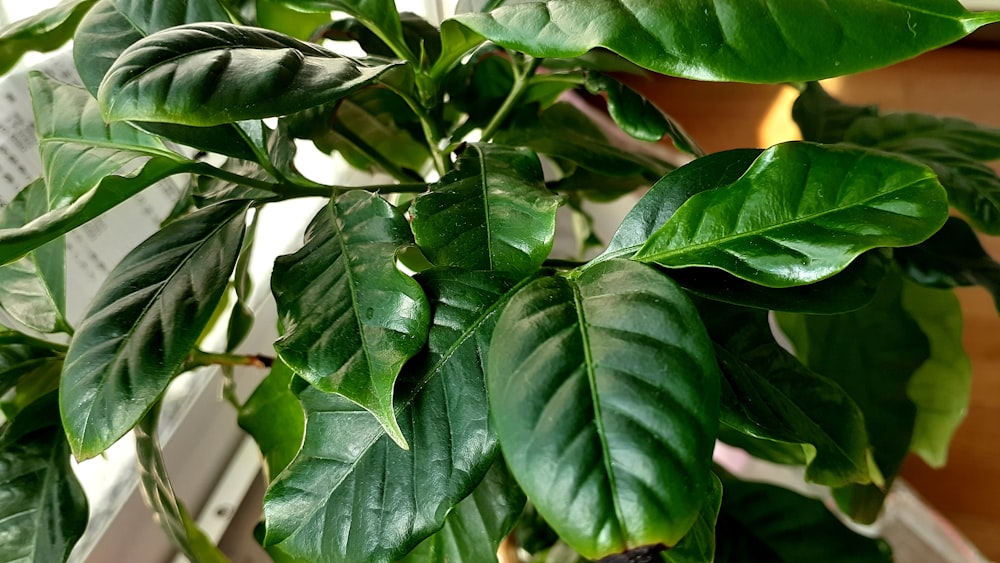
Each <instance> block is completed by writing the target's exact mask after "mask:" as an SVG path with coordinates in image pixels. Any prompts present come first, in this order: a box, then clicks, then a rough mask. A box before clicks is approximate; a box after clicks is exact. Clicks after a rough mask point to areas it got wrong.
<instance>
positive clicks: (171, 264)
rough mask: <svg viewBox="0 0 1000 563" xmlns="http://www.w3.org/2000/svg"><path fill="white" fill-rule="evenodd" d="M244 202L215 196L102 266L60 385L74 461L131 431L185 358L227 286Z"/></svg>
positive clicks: (242, 223) (242, 222)
mask: <svg viewBox="0 0 1000 563" xmlns="http://www.w3.org/2000/svg"><path fill="white" fill-rule="evenodd" d="M245 210H246V204H245V203H242V202H236V203H229V204H221V205H216V206H213V207H209V208H206V209H204V210H201V211H198V212H195V213H192V214H191V215H188V216H186V217H184V218H182V219H178V220H177V221H175V222H173V223H171V224H169V225H167V226H166V227H164V228H163V229H161V230H160V231H159V232H157V233H156V234H154V235H153V236H151V237H150V238H148V239H146V240H145V241H143V242H142V243H140V244H139V246H137V247H136V248H135V249H134V250H133V251H132V252H130V253H129V254H128V255H127V256H126V257H125V258H124V259H123V260H122V261H121V262H119V264H118V265H117V266H116V267H115V268H114V269H113V270H112V271H111V273H110V274H108V278H107V280H105V282H104V284H103V285H102V286H101V288H100V289H99V290H98V293H97V296H95V297H94V300H93V301H92V302H91V305H90V308H89V310H88V312H87V314H86V315H85V317H84V320H83V322H82V323H81V324H80V327H79V329H78V330H77V332H76V335H75V336H74V337H73V340H72V342H71V343H70V347H69V352H68V353H67V355H66V365H65V368H64V370H63V381H62V384H61V385H60V389H59V391H60V407H61V410H62V419H63V426H65V428H66V434H67V436H68V437H69V440H70V445H71V446H72V447H73V453H74V455H76V457H77V459H81V460H82V459H87V458H90V457H93V456H95V455H97V454H99V453H101V452H103V451H104V450H105V449H107V447H108V446H110V445H111V444H112V443H114V442H115V441H116V440H117V439H118V438H120V437H121V436H122V435H124V434H125V433H126V432H128V431H129V429H131V428H132V427H133V426H135V424H136V423H138V422H139V420H140V419H141V418H142V417H143V416H144V415H145V414H146V412H147V411H148V410H149V409H150V408H151V407H152V406H153V404H154V403H155V402H156V401H157V400H158V399H159V398H160V395H161V394H162V393H163V391H164V389H166V387H167V384H168V383H169V382H170V380H171V378H172V377H173V376H174V375H176V374H177V371H178V369H180V367H181V366H182V365H183V364H184V361H185V360H186V358H187V357H188V354H189V353H190V351H191V348H192V347H193V346H194V345H195V343H196V342H197V340H198V337H199V336H200V335H201V332H202V330H203V329H204V328H205V325H206V324H207V323H208V321H209V318H210V317H211V315H212V312H213V311H214V310H215V306H216V304H217V302H218V301H219V299H220V298H221V297H222V293H223V291H225V288H226V284H227V282H228V281H229V275H230V274H231V273H232V271H233V266H234V264H235V263H236V257H237V254H238V253H239V249H240V244H241V242H242V239H243V230H244V227H245V220H246V218H245Z"/></svg>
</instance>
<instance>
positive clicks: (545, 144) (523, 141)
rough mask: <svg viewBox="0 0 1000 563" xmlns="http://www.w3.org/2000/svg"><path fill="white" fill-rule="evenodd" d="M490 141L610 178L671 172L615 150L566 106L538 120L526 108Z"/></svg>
mask: <svg viewBox="0 0 1000 563" xmlns="http://www.w3.org/2000/svg"><path fill="white" fill-rule="evenodd" d="M493 140H494V142H496V143H498V144H502V145H509V146H515V147H527V148H529V149H531V150H533V151H535V152H538V153H542V154H547V155H549V156H553V157H556V158H563V159H566V160H569V161H572V162H574V163H576V164H578V165H579V166H582V167H584V168H587V169H588V170H593V171H594V172H600V173H602V174H608V175H611V176H633V175H636V174H642V175H643V176H647V177H651V178H658V177H660V176H661V175H662V174H664V173H665V172H666V171H667V170H670V168H671V167H670V166H669V165H667V164H666V163H663V162H660V161H658V160H656V159H654V158H651V157H647V156H644V155H641V154H636V153H632V152H628V151H625V150H622V149H620V148H618V147H617V146H615V145H614V144H613V142H611V141H609V140H608V139H607V137H605V135H604V133H602V132H601V130H600V129H599V128H598V127H597V125H596V124H594V122H593V121H591V119H590V118H589V117H587V116H586V115H585V114H584V113H583V112H581V111H580V110H578V109H576V108H575V107H573V106H572V105H571V104H569V103H567V102H559V103H557V104H555V105H553V106H552V107H550V108H548V109H547V110H545V111H543V112H542V114H541V116H539V115H538V114H537V112H535V111H533V110H531V108H526V110H525V111H524V112H523V113H522V114H521V115H518V116H517V117H516V119H515V120H514V121H513V122H511V123H510V125H509V127H507V128H506V129H501V130H500V131H499V132H498V133H497V134H496V135H495V136H494V137H493Z"/></svg>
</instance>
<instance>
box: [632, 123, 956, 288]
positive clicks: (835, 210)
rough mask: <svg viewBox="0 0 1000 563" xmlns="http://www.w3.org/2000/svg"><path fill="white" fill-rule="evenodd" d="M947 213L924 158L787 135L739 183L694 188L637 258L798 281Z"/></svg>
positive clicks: (904, 238)
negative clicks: (694, 192) (787, 139)
mask: <svg viewBox="0 0 1000 563" xmlns="http://www.w3.org/2000/svg"><path fill="white" fill-rule="evenodd" d="M947 217H948V202H947V196H946V194H945V192H944V190H943V189H942V188H941V185H940V184H938V182H937V179H936V178H935V177H934V173H933V172H931V171H930V170H929V169H927V168H925V167H923V166H920V165H918V164H915V163H913V162H912V161H910V160H903V159H898V158H894V157H890V156H887V155H886V154H885V153H878V152H872V151H868V150H865V149H856V148H850V147H845V146H827V145H817V144H812V143H804V142H790V143H784V144H780V145H775V146H774V147H771V148H770V149H768V150H766V151H764V153H763V154H762V155H761V156H760V157H759V158H757V160H756V161H755V162H754V163H753V165H752V166H751V167H750V169H749V170H747V172H746V173H745V174H744V175H743V176H742V177H741V178H740V179H739V180H737V181H736V182H734V183H733V184H731V185H729V186H727V187H725V188H722V189H717V190H710V191H706V192H702V193H699V194H697V195H694V196H692V197H691V198H690V199H688V200H687V201H686V202H685V203H684V204H683V205H682V206H681V207H680V208H679V209H678V210H677V212H676V213H674V214H673V215H672V216H671V217H670V219H669V220H668V221H667V222H666V224H664V225H663V227H662V228H660V229H659V230H658V231H657V232H656V233H654V234H653V236H651V237H650V238H649V240H648V241H647V242H646V244H645V245H644V246H643V247H642V248H641V249H640V250H639V252H638V253H637V254H636V255H635V256H634V259H635V260H639V261H642V262H656V263H658V264H661V265H663V266H667V267H686V266H707V267H714V268H720V269H723V270H725V271H727V272H729V273H731V274H733V275H735V276H737V277H739V278H742V279H745V280H747V281H751V282H754V283H757V284H760V285H764V286H767V287H777V288H780V287H792V286H796V285H803V284H808V283H813V282H816V281H819V280H822V279H825V278H828V277H830V276H832V275H833V274H836V273H837V272H839V271H841V270H843V269H844V268H845V267H846V266H847V265H848V264H850V263H851V261H852V260H854V259H855V258H856V257H857V256H858V255H860V254H862V253H863V252H865V251H868V250H871V249H873V248H878V247H896V246H908V245H912V244H916V243H919V242H921V241H923V240H925V239H927V238H928V237H930V236H931V235H932V234H933V233H934V232H935V231H937V230H938V229H939V228H940V227H941V225H943V224H944V222H945V220H946V219H947Z"/></svg>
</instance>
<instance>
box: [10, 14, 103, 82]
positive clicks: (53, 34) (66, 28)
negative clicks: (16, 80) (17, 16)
mask: <svg viewBox="0 0 1000 563" xmlns="http://www.w3.org/2000/svg"><path fill="white" fill-rule="evenodd" d="M96 1H97V0H64V1H63V2H61V3H59V4H56V5H55V6H53V7H51V8H49V9H47V10H42V11H40V12H38V13H37V14H35V15H33V16H31V17H28V18H25V19H23V20H20V21H17V22H14V23H13V24H11V25H8V26H6V27H4V28H2V29H0V75H2V74H4V73H6V72H7V71H8V70H10V69H11V68H12V67H13V66H14V65H15V64H16V63H17V61H18V60H19V59H20V58H21V56H22V55H24V54H25V53H27V52H28V51H38V52H42V53H45V52H48V51H52V50H55V49H58V48H59V47H61V46H62V45H63V44H65V43H66V42H67V41H69V40H70V39H71V38H72V37H73V32H75V31H76V27H77V25H79V23H80V19H81V18H83V16H84V15H85V14H86V13H87V11H88V10H90V9H91V8H92V7H94V3H95V2H96Z"/></svg>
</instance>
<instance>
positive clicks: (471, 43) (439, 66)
mask: <svg viewBox="0 0 1000 563" xmlns="http://www.w3.org/2000/svg"><path fill="white" fill-rule="evenodd" d="M483 41H485V39H483V36H482V35H479V34H478V33H476V32H474V31H472V30H471V29H469V28H467V27H465V26H464V25H461V24H459V23H457V22H455V21H453V20H445V21H443V22H441V56H440V57H438V59H437V60H436V61H434V65H433V66H432V67H431V71H430V75H431V77H433V78H435V79H438V80H439V79H440V78H441V77H442V76H444V75H445V74H447V73H448V71H450V70H451V69H452V68H454V66H455V65H456V64H457V63H458V62H459V61H460V60H461V59H462V57H464V56H465V55H466V54H467V53H468V52H469V51H471V50H473V49H475V48H476V47H477V46H479V45H481V44H482V43H483Z"/></svg>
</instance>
